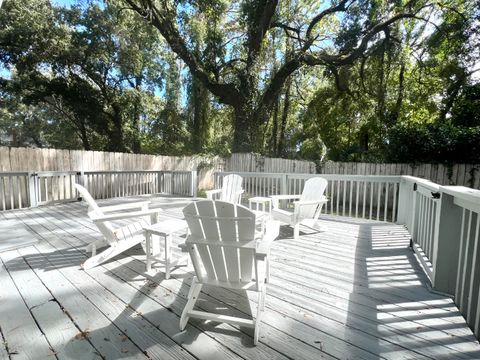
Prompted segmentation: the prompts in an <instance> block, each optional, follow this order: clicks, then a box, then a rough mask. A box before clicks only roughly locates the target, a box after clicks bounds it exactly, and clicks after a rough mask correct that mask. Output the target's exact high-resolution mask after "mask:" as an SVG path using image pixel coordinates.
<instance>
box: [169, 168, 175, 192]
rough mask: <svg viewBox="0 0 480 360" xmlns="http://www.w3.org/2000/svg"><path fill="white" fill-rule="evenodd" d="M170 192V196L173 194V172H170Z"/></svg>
mask: <svg viewBox="0 0 480 360" xmlns="http://www.w3.org/2000/svg"><path fill="white" fill-rule="evenodd" d="M170 191H171V194H170V195H174V194H175V173H174V172H173V170H172V171H170Z"/></svg>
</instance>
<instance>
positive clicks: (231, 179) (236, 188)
mask: <svg viewBox="0 0 480 360" xmlns="http://www.w3.org/2000/svg"><path fill="white" fill-rule="evenodd" d="M242 182H243V178H242V177H241V176H240V175H236V174H230V175H227V176H225V177H224V178H223V183H222V193H221V194H220V199H219V200H220V201H227V202H231V203H235V204H238V203H239V202H240V198H241V196H242V195H241V192H242Z"/></svg>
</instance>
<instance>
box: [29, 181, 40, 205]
mask: <svg viewBox="0 0 480 360" xmlns="http://www.w3.org/2000/svg"><path fill="white" fill-rule="evenodd" d="M37 190H38V187H37V174H36V173H32V172H29V173H28V203H29V206H30V207H37V206H38V202H37V199H38V194H37Z"/></svg>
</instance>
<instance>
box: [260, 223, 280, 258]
mask: <svg viewBox="0 0 480 360" xmlns="http://www.w3.org/2000/svg"><path fill="white" fill-rule="evenodd" d="M279 234H280V221H277V220H268V221H267V222H266V224H265V234H264V235H263V238H262V239H261V240H260V242H259V243H258V244H257V249H256V259H257V260H264V259H265V257H266V256H268V254H269V253H270V246H271V245H272V243H273V242H274V241H275V239H276V238H277V237H278V235H279Z"/></svg>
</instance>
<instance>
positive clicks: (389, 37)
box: [0, 0, 480, 161]
mask: <svg viewBox="0 0 480 360" xmlns="http://www.w3.org/2000/svg"><path fill="white" fill-rule="evenodd" d="M129 2H130V3H136V4H137V5H141V7H143V6H146V7H147V8H148V4H149V3H150V2H145V1H136V0H110V1H108V2H100V1H99V0H98V1H97V0H93V1H87V2H84V1H78V3H77V4H76V5H74V6H71V7H62V6H58V5H55V3H54V2H51V1H48V0H25V1H5V2H4V4H3V7H2V11H1V12H0V44H1V46H0V62H1V66H2V67H3V69H4V70H3V72H2V76H3V75H4V74H5V72H6V71H5V69H6V70H8V71H10V73H11V75H10V76H9V77H6V78H1V79H0V127H1V134H0V135H1V137H0V139H1V140H2V141H3V143H4V144H7V145H19V146H21V145H32V146H39V147H44V146H51V147H60V148H69V149H78V148H85V149H92V150H112V151H129V152H143V153H164V154H174V155H179V154H191V153H213V154H221V155H228V154H230V153H231V151H232V149H235V150H238V149H240V148H242V149H247V150H248V149H249V151H250V150H254V151H256V152H259V153H262V154H265V155H270V156H283V157H289V158H305V159H312V160H318V159H321V158H324V157H325V158H327V159H330V160H342V161H367V160H370V161H384V160H385V159H387V158H388V159H389V160H392V161H393V160H394V159H397V160H395V161H400V160H401V159H402V161H406V160H405V159H410V160H412V161H413V160H417V161H418V159H415V158H414V155H415V154H416V153H415V150H414V149H415V147H419V148H421V149H422V150H421V151H419V152H418V154H419V155H418V156H419V159H420V158H421V159H431V161H465V160H464V158H462V157H461V156H462V151H460V150H458V149H460V148H462V146H464V147H465V148H472V149H477V147H476V145H475V143H474V141H476V139H477V137H476V136H477V133H478V127H479V126H480V105H479V97H480V85H479V84H478V83H475V79H478V70H477V72H476V69H477V68H476V67H475V66H477V65H476V64H477V63H478V61H479V59H480V54H479V50H478V49H479V48H478V41H479V35H478V34H479V33H480V31H478V26H479V25H478V24H479V23H478V18H479V10H478V7H476V6H475V3H474V2H473V1H471V0H469V1H460V0H448V1H447V2H446V3H432V4H430V5H429V6H425V7H422V6H423V5H424V4H426V3H425V1H419V2H413V3H412V2H407V1H395V2H388V1H387V2H386V1H377V0H361V1H356V2H352V3H351V4H349V6H348V7H347V8H346V9H345V11H340V12H338V13H337V14H333V15H329V16H326V17H324V18H323V19H322V20H321V21H319V22H318V23H315V24H312V25H313V26H312V27H311V28H310V29H309V25H310V22H311V21H312V19H313V17H314V15H316V14H318V13H319V11H321V10H323V9H324V8H326V7H327V6H330V5H335V4H337V3H338V2H327V3H325V2H322V1H319V0H286V1H281V2H279V3H278V5H277V6H275V8H274V9H273V11H271V14H272V17H271V19H268V16H267V15H266V14H267V13H268V12H269V10H268V9H266V8H265V4H266V3H269V2H255V1H242V2H234V1H229V0H208V1H190V0H182V1H177V2H166V4H167V3H168V6H165V7H159V8H158V11H159V13H158V14H160V15H161V16H164V18H163V19H164V20H165V24H167V25H169V26H166V28H167V30H169V31H171V32H170V34H171V33H175V34H178V36H175V37H174V40H175V41H177V42H175V41H173V42H172V39H168V36H167V35H168V31H167V32H165V31H163V32H161V31H159V27H158V26H157V28H155V27H154V26H152V24H153V25H155V22H154V21H150V22H148V21H144V20H145V19H146V18H148V19H149V17H148V16H146V15H145V14H143V15H142V16H141V17H139V16H138V13H136V12H134V11H131V10H129V9H127V8H130V6H127V7H126V6H125V3H129ZM145 4H147V5H145ZM158 4H161V2H158ZM420 8H421V10H419V9H420ZM407 11H414V12H415V11H420V12H419V13H418V15H419V16H417V17H416V18H405V19H403V20H400V21H397V22H395V23H393V24H391V25H390V26H388V27H386V28H384V29H383V30H382V31H381V32H379V33H377V34H376V35H374V36H373V37H372V38H371V39H370V40H369V41H368V44H367V45H366V47H365V49H363V50H362V51H360V55H359V56H357V57H355V59H354V60H352V61H345V62H343V60H342V59H344V58H345V57H348V55H349V54H352V51H354V50H355V48H356V47H357V46H358V44H359V43H360V41H361V39H362V38H364V36H365V35H366V34H368V32H369V31H371V30H372V27H373V26H375V25H379V24H381V23H382V21H384V20H386V19H387V18H389V17H391V16H392V14H400V13H402V12H407ZM150 15H152V14H151V13H150ZM420 15H421V16H420ZM152 16H153V15H152ZM422 16H424V17H425V18H427V17H428V18H429V21H428V22H426V21H424V20H422V19H421V17H422ZM263 21H265V23H264V22H263ZM432 23H435V26H434V25H432ZM267 25H268V26H267ZM264 26H265V28H264ZM307 29H309V31H311V33H310V35H308V34H307ZM161 34H163V36H162V35H161ZM308 36H311V37H310V38H309V39H307V38H308ZM307 40H308V41H307ZM310 41H311V44H312V45H311V46H310V45H308V44H309V43H310ZM172 45H173V46H172ZM305 48H308V49H307V50H305ZM179 49H184V50H185V51H186V54H187V55H188V56H186V55H185V54H182V51H180V50H179ZM332 59H334V60H332ZM314 60H315V61H314ZM319 60H321V61H319ZM287 64H289V66H290V67H288V66H286V65H287ZM289 69H293V70H292V71H290V70H289ZM285 74H286V75H285ZM277 85H278V86H277ZM272 89H273V90H272ZM269 90H271V91H269ZM435 139H439V140H435ZM462 142H464V145H462ZM413 144H415V145H413ZM448 149H450V150H448ZM452 149H453V150H452ZM448 151H450V153H449V152H448ZM470 152H471V151H468V152H467V151H466V150H465V154H467V153H470ZM429 154H430V155H429ZM456 156H457V157H458V156H460V157H458V158H455V157H456ZM442 157H444V158H443V160H442ZM432 159H435V160H432ZM473 159H474V157H473V158H471V160H473ZM410 160H409V161H410ZM425 161H426V160H425Z"/></svg>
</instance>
